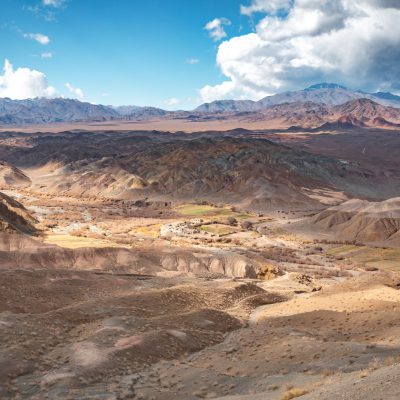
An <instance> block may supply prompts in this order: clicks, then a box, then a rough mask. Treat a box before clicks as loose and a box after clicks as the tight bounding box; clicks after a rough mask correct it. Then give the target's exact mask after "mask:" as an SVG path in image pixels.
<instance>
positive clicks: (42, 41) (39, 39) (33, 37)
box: [24, 33, 50, 45]
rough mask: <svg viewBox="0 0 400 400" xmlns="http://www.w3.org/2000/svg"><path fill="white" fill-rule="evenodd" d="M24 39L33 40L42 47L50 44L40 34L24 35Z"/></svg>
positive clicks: (46, 37) (48, 40) (44, 36)
mask: <svg viewBox="0 0 400 400" xmlns="http://www.w3.org/2000/svg"><path fill="white" fill-rule="evenodd" d="M24 38H27V39H31V40H35V41H36V42H38V43H40V44H44V45H45V44H49V43H50V38H49V37H48V36H46V35H43V34H42V33H24Z"/></svg>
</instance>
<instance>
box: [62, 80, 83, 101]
mask: <svg viewBox="0 0 400 400" xmlns="http://www.w3.org/2000/svg"><path fill="white" fill-rule="evenodd" d="M65 87H66V88H67V89H68V90H69V92H70V93H72V94H73V95H74V96H76V97H78V98H79V99H83V98H84V97H85V95H84V94H83V91H82V89H79V88H75V87H73V86H72V85H71V84H70V83H68V82H67V83H66V84H65Z"/></svg>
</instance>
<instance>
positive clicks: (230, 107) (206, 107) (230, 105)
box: [195, 100, 260, 113]
mask: <svg viewBox="0 0 400 400" xmlns="http://www.w3.org/2000/svg"><path fill="white" fill-rule="evenodd" d="M259 109H260V107H259V104H258V103H257V102H256V101H252V100H219V101H213V102H212V103H204V104H202V105H201V106H199V107H197V108H196V109H195V111H196V112H204V113H223V112H244V111H245V112H246V111H258V110H259Z"/></svg>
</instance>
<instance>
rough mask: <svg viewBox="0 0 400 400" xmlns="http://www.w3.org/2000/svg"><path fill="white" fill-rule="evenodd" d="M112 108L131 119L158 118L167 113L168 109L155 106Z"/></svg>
mask: <svg viewBox="0 0 400 400" xmlns="http://www.w3.org/2000/svg"><path fill="white" fill-rule="evenodd" d="M113 109H114V110H115V111H117V113H118V114H119V115H120V116H122V117H124V118H125V119H133V120H142V119H150V118H160V117H164V116H165V115H166V114H168V111H165V110H163V109H161V108H156V107H139V106H119V107H113Z"/></svg>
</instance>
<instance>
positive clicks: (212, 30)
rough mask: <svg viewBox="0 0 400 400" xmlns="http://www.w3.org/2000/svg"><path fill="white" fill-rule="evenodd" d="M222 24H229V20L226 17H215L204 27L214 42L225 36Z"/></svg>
mask: <svg viewBox="0 0 400 400" xmlns="http://www.w3.org/2000/svg"><path fill="white" fill-rule="evenodd" d="M224 25H231V21H229V19H227V18H215V19H213V20H212V21H210V22H208V23H207V24H206V26H205V27H204V29H206V30H207V31H208V32H209V33H208V34H209V36H210V38H211V39H212V40H214V42H218V41H220V40H222V39H223V38H224V37H226V36H227V34H226V32H225V29H224Z"/></svg>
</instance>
